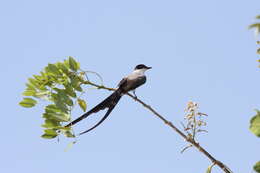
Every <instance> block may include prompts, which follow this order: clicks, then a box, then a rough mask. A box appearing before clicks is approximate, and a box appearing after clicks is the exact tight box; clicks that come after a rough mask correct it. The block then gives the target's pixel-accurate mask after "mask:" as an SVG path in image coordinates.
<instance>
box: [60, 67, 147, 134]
mask: <svg viewBox="0 0 260 173" xmlns="http://www.w3.org/2000/svg"><path fill="white" fill-rule="evenodd" d="M151 68H152V67H148V66H146V65H144V64H139V65H137V66H136V67H135V68H134V71H133V72H132V73H130V74H129V75H127V76H126V77H124V78H123V79H122V80H121V81H120V82H119V84H118V87H117V89H116V90H115V91H114V92H113V93H112V94H111V95H110V96H108V97H107V98H106V99H105V100H103V101H102V102H101V103H99V104H98V105H96V106H95V107H94V108H92V109H91V110H89V111H88V112H86V113H84V114H83V115H81V116H80V117H78V118H77V119H75V120H73V121H72V122H70V123H68V124H67V125H65V126H64V127H71V126H73V125H75V124H77V123H78V122H80V121H81V120H83V119H85V118H87V117H88V116H90V115H91V114H93V113H97V112H99V111H101V110H103V109H106V108H108V110H107V112H106V114H105V115H104V116H103V118H102V119H101V120H100V121H99V122H98V123H97V124H95V125H94V126H93V127H91V128H89V129H88V130H85V131H83V132H81V133H80V134H79V135H82V134H85V133H87V132H90V131H92V130H93V129H95V128H96V127H98V126H99V125H100V124H101V123H102V122H103V121H104V120H105V119H106V118H107V117H108V116H109V114H110V113H111V112H112V111H113V109H114V108H115V106H116V104H117V103H118V102H119V100H120V99H121V97H122V96H123V95H124V94H126V93H128V92H129V91H132V92H133V94H134V97H135V99H137V96H136V93H135V89H136V88H138V87H140V86H141V85H143V84H145V82H146V76H145V71H146V70H149V69H151Z"/></svg>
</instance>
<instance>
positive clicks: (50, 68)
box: [45, 64, 60, 75]
mask: <svg viewBox="0 0 260 173" xmlns="http://www.w3.org/2000/svg"><path fill="white" fill-rule="evenodd" d="M45 70H46V71H47V72H50V73H52V74H55V75H59V74H60V71H59V69H58V68H57V67H56V65H54V64H48V66H47V67H46V68H45Z"/></svg>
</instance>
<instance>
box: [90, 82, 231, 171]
mask: <svg viewBox="0 0 260 173" xmlns="http://www.w3.org/2000/svg"><path fill="white" fill-rule="evenodd" d="M86 84H89V85H92V86H95V87H97V88H98V89H106V90H109V91H114V90H116V89H114V88H108V87H105V86H103V85H102V86H101V85H97V84H95V83H92V82H90V81H86ZM126 95H128V96H129V97H131V98H132V99H134V100H135V101H137V102H139V103H140V104H142V105H143V106H144V107H145V108H146V109H148V110H150V111H151V112H152V113H153V114H154V115H155V116H157V117H158V118H159V119H160V120H162V121H163V122H164V123H165V124H166V125H168V126H169V127H171V128H172V129H173V130H174V131H175V132H177V133H178V134H179V135H180V136H181V137H183V138H184V139H185V140H186V141H187V142H189V143H190V144H191V145H192V146H194V147H196V148H197V149H198V150H199V151H200V152H201V153H203V154H204V155H205V156H206V157H208V158H209V160H210V161H211V162H212V163H213V164H216V165H218V166H219V167H220V168H221V169H222V170H223V171H224V172H225V173H232V171H231V170H230V169H229V168H228V167H227V166H226V165H224V164H223V163H222V162H221V161H219V160H217V159H215V158H214V157H213V156H212V155H211V154H210V153H209V152H207V151H206V150H205V149H204V148H203V147H201V145H200V144H199V143H197V142H196V141H195V140H194V139H192V138H190V137H188V136H186V135H185V134H184V133H183V132H182V131H181V130H179V129H178V128H177V127H176V126H175V125H173V124H172V122H171V121H168V120H167V119H166V118H164V117H163V116H162V115H161V114H159V113H158V112H157V111H155V110H154V109H153V108H152V107H151V106H150V105H148V104H146V103H145V102H143V101H142V100H140V99H139V98H136V97H134V96H133V95H132V94H130V93H127V94H126Z"/></svg>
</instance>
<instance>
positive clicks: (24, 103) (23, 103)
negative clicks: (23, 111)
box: [19, 98, 37, 108]
mask: <svg viewBox="0 0 260 173" xmlns="http://www.w3.org/2000/svg"><path fill="white" fill-rule="evenodd" d="M36 103H37V101H36V100H34V99H32V98H24V99H23V100H22V101H21V102H20V103H19V105H20V106H23V107H26V108H31V107H33V106H35V105H36Z"/></svg>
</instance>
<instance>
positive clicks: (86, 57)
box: [0, 0, 260, 173]
mask: <svg viewBox="0 0 260 173" xmlns="http://www.w3.org/2000/svg"><path fill="white" fill-rule="evenodd" d="M259 14H260V2H259V1H258V0H252V1H242V0H236V1H235V0H230V1H226V0H197V1H191V0H190V1H187V0H183V1H170V0H161V1H148V0H143V1H136V0H132V1H116V0H110V1H104V0H97V1H65V0H63V1H50V0H46V1H32V0H31V1H30V0H24V1H12V0H10V1H1V2H0V21H1V27H0V38H1V39H0V46H1V57H2V58H1V68H0V72H1V73H0V75H1V79H2V85H0V92H1V96H2V101H1V103H2V104H1V105H2V114H1V115H2V116H1V120H2V125H1V131H2V142H1V144H0V153H1V157H0V162H1V170H2V171H3V172H10V173H15V172H18V171H19V172H26V173H35V172H37V173H47V172H48V173H54V172H63V173H69V172H93V173H98V172H113V173H117V172H124V173H130V172H137V173H144V172H149V173H158V172H164V173H167V172H169V173H170V172H183V173H188V172H205V170H206V168H207V167H208V166H209V165H210V161H209V160H208V159H207V158H206V157H205V156H204V155H202V154H201V153H199V152H198V151H197V150H196V149H190V150H188V151H186V152H185V153H184V154H180V151H181V149H182V148H183V147H185V145H186V144H185V142H184V141H183V139H182V138H181V137H180V136H178V135H177V134H176V133H175V132H173V131H172V130H171V129H169V128H168V127H167V126H165V125H164V124H163V123H162V122H161V121H160V120H159V119H157V118H156V117H154V116H153V115H152V114H151V113H150V112H149V111H147V110H145V109H144V108H143V107H142V106H141V105H139V104H137V103H136V102H134V101H133V100H131V99H130V98H128V97H124V98H123V99H122V100H121V102H120V103H119V105H118V107H117V108H115V110H114V111H113V113H112V115H111V116H110V117H109V118H108V120H106V121H105V122H104V123H103V124H102V125H101V126H100V127H99V128H97V129H96V130H95V131H93V132H91V133H89V134H86V135H84V136H82V137H80V139H79V140H78V142H77V143H76V144H75V145H74V146H73V147H72V148H71V149H70V150H68V151H67V152H65V151H64V150H65V148H66V146H67V145H68V143H69V142H70V141H69V140H68V139H64V138H61V141H60V142H59V143H58V142H57V141H56V140H44V139H41V138H40V135H41V134H42V129H41V127H40V124H41V123H42V118H41V113H42V109H41V107H40V106H39V107H36V108H33V109H24V108H21V107H19V106H18V102H19V101H20V100H21V98H22V97H21V93H22V91H23V90H24V88H25V85H24V84H25V82H26V80H27V78H28V77H30V76H31V75H33V74H36V73H37V72H39V71H40V70H41V69H42V68H43V67H44V66H45V65H46V64H47V63H49V62H50V63H54V62H56V61H61V60H63V59H65V58H66V57H67V56H73V57H75V58H76V59H77V60H78V61H79V62H80V63H81V67H82V68H83V69H85V70H93V71H96V72H99V73H100V74H101V75H102V76H103V78H104V82H105V84H106V85H107V86H109V87H115V86H116V85H117V82H118V81H119V80H120V79H121V78H122V77H123V76H124V75H127V74H128V73H129V72H131V71H132V69H133V68H134V66H135V65H136V64H139V63H144V64H147V65H149V66H152V67H153V69H152V70H151V71H149V72H148V73H147V77H148V80H147V83H146V85H144V86H142V87H141V88H140V89H138V91H137V94H138V96H139V97H140V98H141V99H142V100H144V101H145V102H147V103H148V104H150V105H151V106H153V107H154V108H155V109H156V110H158V112H160V113H161V114H163V115H164V116H165V117H167V119H169V120H171V121H172V122H173V123H174V124H176V125H177V126H179V127H181V126H180V121H182V120H183V115H184V112H183V110H184V108H185V105H186V103H187V102H188V101H189V100H194V101H196V102H198V103H199V105H200V110H201V111H202V112H205V113H207V114H208V115H209V116H208V117H207V122H208V127H207V130H208V131H209V133H208V134H204V135H201V136H200V138H199V142H200V144H201V145H202V146H204V147H205V148H206V149H207V150H208V151H209V152H210V153H211V154H212V155H214V156H215V157H216V158H217V159H219V160H221V161H223V162H224V163H225V164H227V165H228V166H229V167H230V168H231V169H232V170H233V171H234V172H250V171H251V170H252V165H253V164H254V163H255V162H256V161H258V160H259V155H260V151H259V139H258V138H256V137H255V136H254V135H252V134H251V133H250V132H249V130H248V125H249V120H250V118H251V117H252V116H253V115H254V109H255V108H260V103H259V84H260V82H259V75H260V74H259V69H258V68H257V65H258V64H257V62H256V60H257V59H258V57H257V55H256V53H255V52H256V45H255V40H254V36H253V32H251V31H248V30H247V26H248V25H249V24H251V23H253V22H254V17H255V16H256V15H259ZM107 95H109V92H108V91H96V90H90V91H89V92H88V93H87V96H86V99H87V103H88V106H89V108H90V107H92V106H94V105H95V104H96V103H98V102H99V101H101V100H102V99H103V98H104V97H106V96H107ZM81 113H82V112H80V111H79V110H76V111H75V112H74V115H73V116H74V117H77V116H78V115H80V114H81ZM98 115H100V114H98ZM98 115H97V116H93V117H92V119H91V120H90V121H84V122H82V123H81V124H79V125H78V126H77V127H75V130H76V131H78V132H79V131H81V130H85V129H86V128H87V127H89V126H91V124H92V123H94V121H96V120H97V119H98V118H99V116H98ZM213 172H214V173H215V172H216V173H218V172H221V170H220V169H218V168H217V167H216V168H214V171H213Z"/></svg>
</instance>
